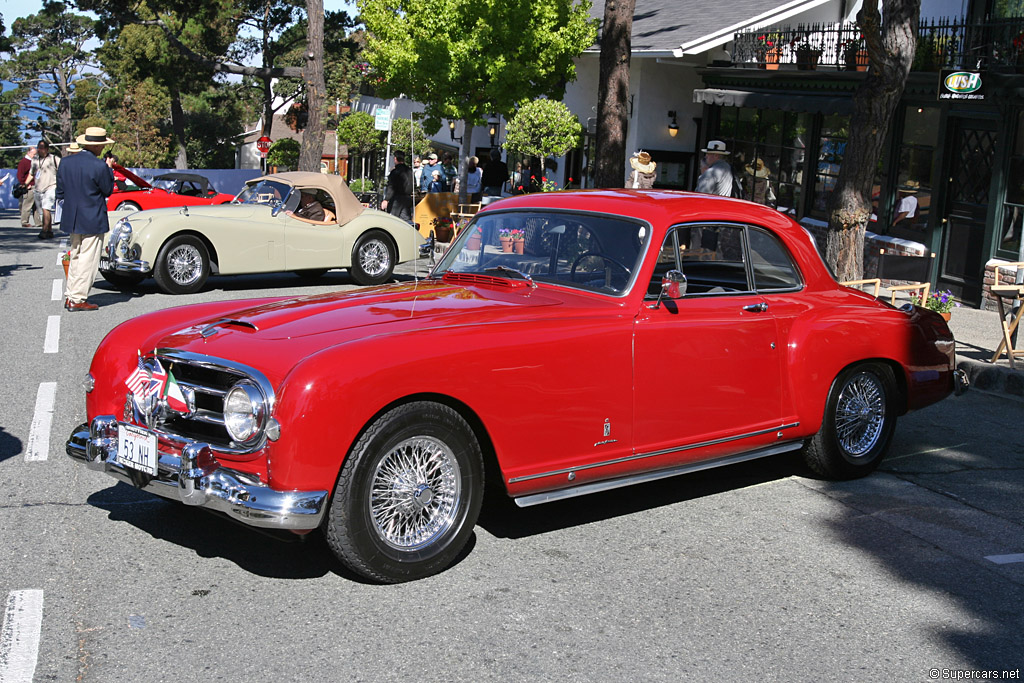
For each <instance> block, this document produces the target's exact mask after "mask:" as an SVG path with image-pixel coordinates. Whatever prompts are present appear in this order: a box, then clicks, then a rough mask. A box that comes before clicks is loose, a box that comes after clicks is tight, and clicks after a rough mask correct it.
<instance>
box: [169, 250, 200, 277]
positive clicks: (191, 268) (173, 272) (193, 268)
mask: <svg viewBox="0 0 1024 683" xmlns="http://www.w3.org/2000/svg"><path fill="white" fill-rule="evenodd" d="M167 272H168V274H169V275H170V276H171V279H172V280H174V282H175V283H177V284H179V285H190V284H192V283H193V282H195V281H196V280H198V279H199V275H200V274H201V273H202V272H203V258H202V256H200V254H199V250H198V249H196V248H195V247H194V246H192V245H191V244H182V245H181V246H178V247H175V248H174V249H173V250H172V251H171V253H170V254H168V255H167Z"/></svg>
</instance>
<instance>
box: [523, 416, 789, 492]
mask: <svg viewBox="0 0 1024 683" xmlns="http://www.w3.org/2000/svg"><path fill="white" fill-rule="evenodd" d="M799 426H800V423H799V422H792V423H790V424H785V425H780V426H778V427H772V428H771V429H762V430H760V431H756V432H749V433H747V434H740V435H738V436H727V437H724V438H721V439H712V440H711V441H702V442H700V443H694V444H689V445H687V446H676V447H674V448H665V449H663V450H660V451H651V452H650V453H637V454H635V455H627V456H624V457H622V458H615V459H614V460H605V461H604V462H594V463H590V464H589V465H579V466H578V467H566V468H564V469H560V470H552V471H550V472H541V473H540V474H527V475H524V476H522V477H513V478H512V479H509V480H508V483H510V484H516V483H518V482H521V481H530V480H531V479H543V478H544V477H551V476H555V475H557V474H569V473H570V472H581V471H583V470H590V469H593V468H595V467H607V466H609V465H618V464H619V463H623V462H630V461H632V460H643V459H644V458H654V457H657V456H659V455H668V454H669V453H680V452H682V451H692V450H693V449H695V448H704V447H705V446H715V445H717V444H720V443H729V442H730V441H739V440H740V439H749V438H750V437H753V436H762V435H764V434H770V433H771V432H777V431H779V430H780V429H793V428H794V427H799Z"/></svg>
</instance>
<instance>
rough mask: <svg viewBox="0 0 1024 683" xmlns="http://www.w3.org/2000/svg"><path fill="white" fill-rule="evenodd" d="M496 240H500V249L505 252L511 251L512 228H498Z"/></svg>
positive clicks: (509, 252)
mask: <svg viewBox="0 0 1024 683" xmlns="http://www.w3.org/2000/svg"><path fill="white" fill-rule="evenodd" d="M498 241H499V242H501V251H502V252H503V253H506V254H511V253H512V228H501V229H499V230H498Z"/></svg>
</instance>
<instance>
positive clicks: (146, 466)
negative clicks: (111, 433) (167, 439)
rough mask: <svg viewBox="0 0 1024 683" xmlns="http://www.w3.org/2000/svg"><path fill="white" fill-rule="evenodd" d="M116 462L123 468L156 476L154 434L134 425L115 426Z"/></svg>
mask: <svg viewBox="0 0 1024 683" xmlns="http://www.w3.org/2000/svg"><path fill="white" fill-rule="evenodd" d="M117 461H118V462H119V463H121V464H122V465H124V466H125V467H131V468H132V469H133V470H138V471H140V472H145V473H146V474H150V475H153V476H154V477H155V476H156V463H157V453H156V434H154V433H153V432H151V431H149V430H146V429H142V428H141V427H136V426H134V425H125V424H119V425H118V426H117Z"/></svg>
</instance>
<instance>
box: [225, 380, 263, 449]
mask: <svg viewBox="0 0 1024 683" xmlns="http://www.w3.org/2000/svg"><path fill="white" fill-rule="evenodd" d="M266 422H267V405H266V401H265V400H264V398H263V394H262V393H261V392H260V390H259V388H258V387H257V386H256V385H255V384H253V383H252V382H250V381H249V380H242V381H241V382H239V383H237V384H236V385H235V386H233V387H231V390H230V391H228V393H227V395H226V396H225V397H224V426H225V427H226V428H227V430H228V435H229V436H230V437H231V440H232V441H234V442H235V443H237V444H241V445H250V444H252V443H254V442H255V441H257V440H258V439H259V438H260V436H261V435H262V433H263V428H264V427H265V426H266Z"/></svg>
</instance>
